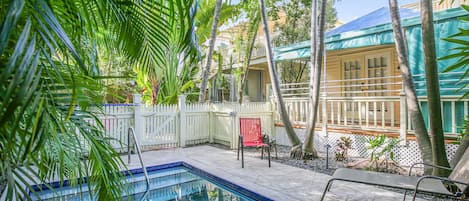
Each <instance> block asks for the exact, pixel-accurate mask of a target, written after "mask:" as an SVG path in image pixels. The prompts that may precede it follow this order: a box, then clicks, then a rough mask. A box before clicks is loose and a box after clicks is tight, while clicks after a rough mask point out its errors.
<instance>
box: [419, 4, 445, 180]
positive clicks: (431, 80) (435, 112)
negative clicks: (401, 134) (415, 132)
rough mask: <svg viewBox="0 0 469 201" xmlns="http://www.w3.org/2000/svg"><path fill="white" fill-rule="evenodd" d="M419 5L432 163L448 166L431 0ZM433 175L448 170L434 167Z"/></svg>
mask: <svg viewBox="0 0 469 201" xmlns="http://www.w3.org/2000/svg"><path fill="white" fill-rule="evenodd" d="M420 6H421V7H420V15H421V17H422V43H423V53H424V58H425V59H424V62H425V77H426V83H427V96H428V114H429V117H430V118H429V119H430V121H429V124H430V135H431V138H432V144H433V146H432V148H433V164H435V165H439V166H445V167H449V163H448V159H447V158H446V148H445V136H444V131H443V123H442V119H441V101H440V85H439V84H440V82H439V80H438V65H437V63H436V50H435V33H434V28H433V8H432V1H430V0H420ZM433 175H437V176H447V175H449V171H447V170H442V169H437V168H434V169H433Z"/></svg>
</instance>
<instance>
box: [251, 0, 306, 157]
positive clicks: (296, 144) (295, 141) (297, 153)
mask: <svg viewBox="0 0 469 201" xmlns="http://www.w3.org/2000/svg"><path fill="white" fill-rule="evenodd" d="M259 7H260V11H261V19H262V25H263V28H264V33H265V49H266V52H267V55H266V56H267V64H268V66H269V74H270V80H272V88H273V92H274V96H276V97H277V104H278V106H279V109H280V116H281V117H282V122H283V124H284V126H285V130H286V131H287V135H288V139H289V140H290V142H291V144H292V149H291V152H290V157H292V158H301V157H302V145H303V143H301V141H300V139H299V138H298V136H297V135H296V133H295V130H293V126H292V124H291V122H290V119H289V117H288V114H287V110H286V108H285V102H284V101H283V98H282V94H281V93H280V83H279V80H278V76H277V73H276V71H275V63H274V58H273V53H272V44H271V41H270V34H269V26H268V23H267V21H268V19H267V13H266V8H265V3H264V0H259Z"/></svg>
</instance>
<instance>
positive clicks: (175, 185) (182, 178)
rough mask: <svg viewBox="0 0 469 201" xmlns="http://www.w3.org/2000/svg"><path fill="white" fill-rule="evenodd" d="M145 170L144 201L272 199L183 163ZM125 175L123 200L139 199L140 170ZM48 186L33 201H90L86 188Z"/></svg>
mask: <svg viewBox="0 0 469 201" xmlns="http://www.w3.org/2000/svg"><path fill="white" fill-rule="evenodd" d="M147 171H148V175H149V177H150V190H149V191H148V193H147V195H145V199H144V200H152V201H165V200H194V201H205V200H207V201H208V200H225V201H226V200H230V201H234V200H236V201H251V200H260V201H270V200H272V199H270V198H267V197H265V196H262V195H260V194H258V193H256V192H253V191H251V190H248V189H245V188H243V187H241V186H238V185H236V184H233V183H231V182H229V181H226V180H224V179H222V178H219V177H216V176H214V175H212V174H209V173H207V172H205V171H203V170H201V169H199V168H196V167H194V166H192V165H190V164H188V163H185V162H175V163H169V164H164V165H158V166H151V167H147ZM127 175H128V177H127V179H128V181H129V184H128V185H129V186H128V189H127V190H128V193H127V194H126V195H123V197H124V198H125V199H124V200H127V197H128V196H130V197H132V198H133V199H132V200H140V199H141V198H142V196H143V195H144V193H145V191H146V181H145V177H144V175H143V170H142V169H134V170H130V171H129V172H127ZM130 175H132V176H130ZM51 185H52V186H53V187H54V189H55V192H54V191H52V190H45V191H40V192H38V193H37V195H38V197H37V198H36V200H51V201H52V200H67V201H68V200H71V201H73V200H77V201H78V200H93V199H90V198H89V196H88V195H89V194H88V193H87V190H88V189H87V187H86V186H83V187H82V191H83V193H80V192H79V188H78V187H70V186H62V187H59V185H58V183H57V182H54V183H51ZM84 198H87V199H84Z"/></svg>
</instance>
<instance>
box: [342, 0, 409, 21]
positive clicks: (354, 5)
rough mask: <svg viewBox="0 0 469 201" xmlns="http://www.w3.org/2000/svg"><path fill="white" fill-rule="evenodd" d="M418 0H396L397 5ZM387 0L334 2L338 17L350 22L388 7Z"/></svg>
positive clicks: (343, 0) (344, 0) (345, 0)
mask: <svg viewBox="0 0 469 201" xmlns="http://www.w3.org/2000/svg"><path fill="white" fill-rule="evenodd" d="M417 1H418V0H398V3H399V6H401V5H403V4H408V3H414V2H417ZM388 2H389V1H388V0H339V1H337V2H336V5H335V9H336V10H337V17H338V19H339V20H340V21H341V22H343V23H346V22H350V21H351V20H354V19H356V18H358V17H361V16H363V15H366V14H368V13H370V12H372V11H374V10H376V9H379V8H381V7H388V4H389V3H388Z"/></svg>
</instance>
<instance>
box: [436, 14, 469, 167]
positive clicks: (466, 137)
mask: <svg viewBox="0 0 469 201" xmlns="http://www.w3.org/2000/svg"><path fill="white" fill-rule="evenodd" d="M461 8H463V9H464V10H465V11H466V13H468V12H469V6H468V5H461ZM461 21H463V22H465V23H467V20H465V19H464V18H461ZM468 36H469V29H464V28H459V32H458V33H456V34H454V35H452V36H450V37H448V38H443V40H445V41H447V42H449V43H453V44H454V45H455V46H457V47H456V48H452V51H449V53H450V54H448V55H446V56H444V57H442V58H440V59H441V60H448V59H455V58H457V61H456V62H455V63H454V64H452V65H450V66H448V67H447V68H446V69H445V70H444V71H443V72H449V71H453V70H462V71H465V72H464V74H463V75H462V76H461V79H464V78H466V77H467V75H469V69H468V68H466V67H467V65H469V59H468V56H467V51H468V50H469V44H468V43H467V40H465V38H467V37H468ZM464 87H467V85H465V86H464ZM468 96H469V92H466V93H464V95H463V96H462V97H463V98H464V97H466V98H467V97H468ZM464 130H465V132H464V133H463V136H462V139H461V144H460V145H459V146H458V149H457V150H456V153H455V154H454V156H453V159H451V162H450V164H451V167H454V166H455V165H456V164H457V163H458V162H459V160H460V159H461V157H462V156H463V154H464V152H465V151H466V149H467V148H468V147H469V133H468V132H469V121H466V122H465V125H464Z"/></svg>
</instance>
